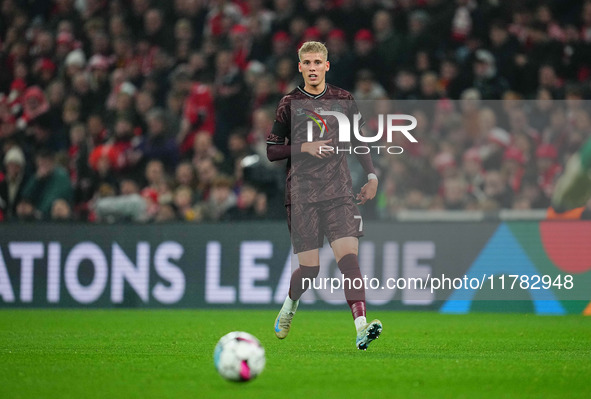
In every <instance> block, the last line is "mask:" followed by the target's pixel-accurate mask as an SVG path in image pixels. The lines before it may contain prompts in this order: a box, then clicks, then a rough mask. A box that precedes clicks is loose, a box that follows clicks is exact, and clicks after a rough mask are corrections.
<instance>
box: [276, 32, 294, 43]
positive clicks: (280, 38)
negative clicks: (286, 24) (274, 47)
mask: <svg viewBox="0 0 591 399" xmlns="http://www.w3.org/2000/svg"><path fill="white" fill-rule="evenodd" d="M290 40H291V38H290V37H289V35H288V34H287V32H285V31H282V30H280V31H279V32H277V33H275V34H274V35H273V41H274V42H289V41H290Z"/></svg>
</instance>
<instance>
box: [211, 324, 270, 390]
mask: <svg viewBox="0 0 591 399" xmlns="http://www.w3.org/2000/svg"><path fill="white" fill-rule="evenodd" d="M213 361H214V364H215V368H216V369H217V371H218V373H220V375H221V376H222V377H224V378H225V379H227V380H230V381H250V380H252V379H254V378H256V377H257V376H258V375H259V374H260V373H261V372H262V371H263V369H264V368H265V349H264V348H263V346H262V345H261V343H260V342H259V340H258V339H256V337H255V336H253V335H251V334H249V333H246V332H243V331H233V332H231V333H228V334H226V335H224V336H223V337H222V338H220V340H219V341H218V343H217V345H216V346H215V350H214V352H213Z"/></svg>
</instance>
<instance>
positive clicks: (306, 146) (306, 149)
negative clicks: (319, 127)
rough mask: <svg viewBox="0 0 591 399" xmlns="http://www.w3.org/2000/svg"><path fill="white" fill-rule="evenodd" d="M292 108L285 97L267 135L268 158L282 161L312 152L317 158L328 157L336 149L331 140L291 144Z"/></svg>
mask: <svg viewBox="0 0 591 399" xmlns="http://www.w3.org/2000/svg"><path fill="white" fill-rule="evenodd" d="M290 124H291V108H290V105H289V100H288V99H287V98H286V97H283V98H282V99H281V101H280V102H279V106H278V107H277V112H276V114H275V122H274V123H273V128H272V129H271V132H270V133H269V135H268V136H267V158H268V159H269V161H272V162H273V161H280V160H282V159H287V158H289V157H291V156H292V155H298V154H305V153H307V154H310V155H311V156H313V157H315V158H326V157H328V156H330V155H331V154H332V153H333V152H334V149H333V148H332V146H331V144H330V143H331V140H320V141H314V142H311V143H303V144H297V145H293V146H292V145H291V143H290V141H289V140H290V137H291V130H290V129H291V126H290Z"/></svg>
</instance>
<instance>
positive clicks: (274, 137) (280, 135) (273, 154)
mask: <svg viewBox="0 0 591 399" xmlns="http://www.w3.org/2000/svg"><path fill="white" fill-rule="evenodd" d="M290 124H291V107H290V104H289V100H288V99H287V97H283V98H282V99H281V101H279V105H278V106H277V111H276V112H275V121H274V122H273V128H272V129H271V132H270V133H269V135H268V136H267V158H269V161H271V162H273V161H280V160H282V159H287V158H289V157H290V156H291V151H292V148H291V145H289V144H288V143H289V137H290V136H291V135H290V133H291V132H290Z"/></svg>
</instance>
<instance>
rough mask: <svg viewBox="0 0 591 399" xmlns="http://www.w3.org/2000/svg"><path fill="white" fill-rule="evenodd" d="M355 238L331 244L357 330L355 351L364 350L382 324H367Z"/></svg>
mask: <svg viewBox="0 0 591 399" xmlns="http://www.w3.org/2000/svg"><path fill="white" fill-rule="evenodd" d="M358 246H359V240H358V239H357V237H343V238H338V239H336V240H334V241H332V242H331V247H332V250H333V252H334V255H335V259H336V261H337V265H338V267H339V270H340V271H341V273H342V274H343V277H344V290H345V299H346V300H347V304H348V305H349V307H350V308H351V313H352V315H353V320H354V322H355V329H356V330H357V339H356V346H357V349H361V350H366V349H367V346H368V345H369V344H370V343H371V342H372V341H373V340H375V339H377V338H378V337H379V336H380V334H381V332H382V323H381V322H380V321H379V320H377V319H375V320H372V321H371V322H369V323H368V322H367V319H366V308H365V285H364V282H363V277H362V276H361V270H360V269H359V261H358V258H357V253H358Z"/></svg>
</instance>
